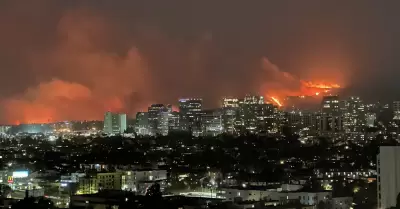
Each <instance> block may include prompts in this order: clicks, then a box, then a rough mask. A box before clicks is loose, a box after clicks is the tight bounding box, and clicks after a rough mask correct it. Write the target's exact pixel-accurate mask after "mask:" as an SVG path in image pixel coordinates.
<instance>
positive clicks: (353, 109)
mask: <svg viewBox="0 0 400 209" xmlns="http://www.w3.org/2000/svg"><path fill="white" fill-rule="evenodd" d="M340 106H341V110H342V114H343V128H344V130H345V132H346V133H356V132H361V131H362V129H363V128H364V127H365V123H366V118H365V107H364V103H363V102H362V100H361V99H360V97H350V98H349V99H348V100H344V101H341V103H340Z"/></svg>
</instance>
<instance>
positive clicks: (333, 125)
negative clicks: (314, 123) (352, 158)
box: [319, 96, 343, 133]
mask: <svg viewBox="0 0 400 209" xmlns="http://www.w3.org/2000/svg"><path fill="white" fill-rule="evenodd" d="M320 120H321V122H320V128H319V130H320V131H321V132H330V133H331V132H341V131H343V116H342V114H341V108H340V103H339V97H338V96H324V97H323V98H322V103H321V119H320Z"/></svg>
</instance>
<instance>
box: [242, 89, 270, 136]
mask: <svg viewBox="0 0 400 209" xmlns="http://www.w3.org/2000/svg"><path fill="white" fill-rule="evenodd" d="M277 114H278V112H277V109H276V108H275V106H274V105H273V104H267V103H265V101H264V97H263V96H252V95H247V96H246V97H245V98H243V99H240V100H239V107H238V111H236V118H235V132H239V133H244V132H248V133H259V132H269V133H273V132H276V131H277V124H278V122H277V118H278V117H277Z"/></svg>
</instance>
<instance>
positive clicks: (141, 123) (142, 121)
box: [135, 112, 150, 135]
mask: <svg viewBox="0 0 400 209" xmlns="http://www.w3.org/2000/svg"><path fill="white" fill-rule="evenodd" d="M135 132H136V133H137V134H138V135H149V134H150V131H149V113H148V112H138V113H137V114H136V119H135Z"/></svg>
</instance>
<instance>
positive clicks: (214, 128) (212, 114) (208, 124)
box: [201, 109, 223, 136]
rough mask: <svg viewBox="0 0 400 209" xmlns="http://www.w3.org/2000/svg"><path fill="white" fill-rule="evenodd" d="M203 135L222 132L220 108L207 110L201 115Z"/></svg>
mask: <svg viewBox="0 0 400 209" xmlns="http://www.w3.org/2000/svg"><path fill="white" fill-rule="evenodd" d="M201 124H202V126H203V131H202V132H203V133H202V135H203V136H217V135H219V134H221V133H222V130H223V128H222V110H221V109H217V110H207V111H203V114H202V115H201Z"/></svg>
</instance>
